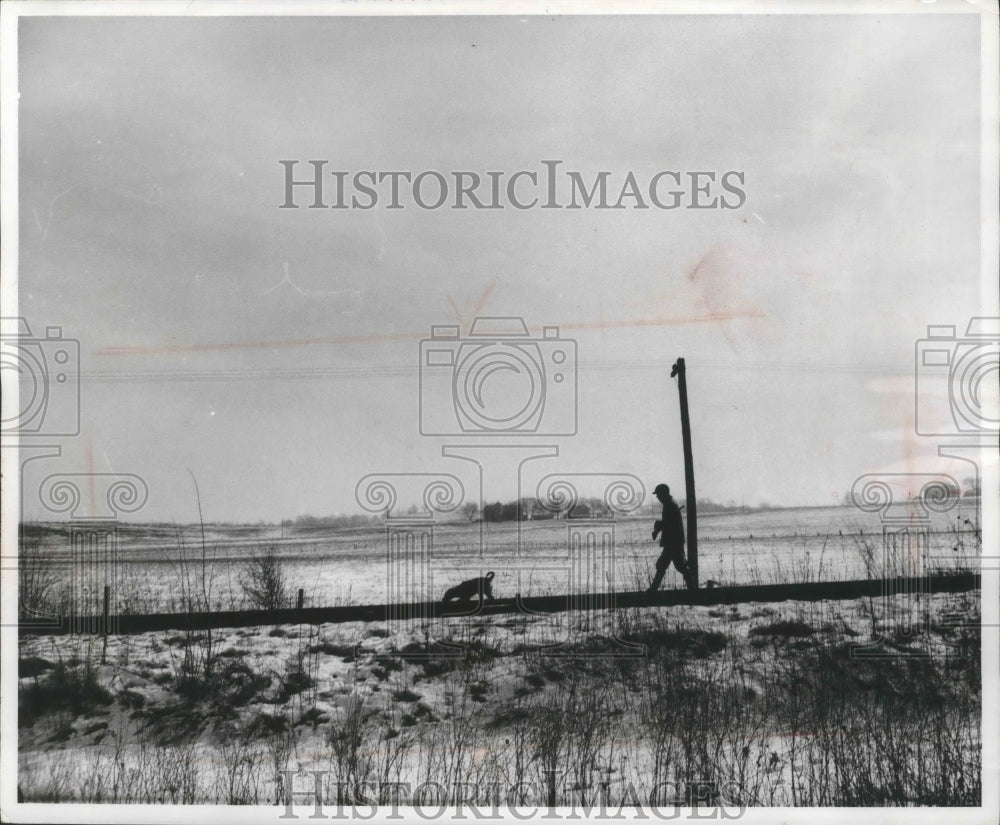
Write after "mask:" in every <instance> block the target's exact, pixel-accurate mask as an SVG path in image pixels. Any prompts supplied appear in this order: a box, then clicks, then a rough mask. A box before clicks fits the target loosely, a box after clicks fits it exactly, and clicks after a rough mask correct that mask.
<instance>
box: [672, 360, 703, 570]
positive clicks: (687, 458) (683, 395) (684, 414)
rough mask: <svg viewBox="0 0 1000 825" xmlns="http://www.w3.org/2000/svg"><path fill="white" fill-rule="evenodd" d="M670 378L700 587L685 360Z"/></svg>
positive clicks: (691, 552)
mask: <svg viewBox="0 0 1000 825" xmlns="http://www.w3.org/2000/svg"><path fill="white" fill-rule="evenodd" d="M670 377H671V378H676V379H677V389H678V391H679V392H680V399H681V439H682V441H683V443H684V488H685V491H686V495H687V507H686V508H685V509H687V523H688V528H687V546H688V566H689V567H690V568H691V577H692V578H693V579H694V586H695V587H696V588H697V587H698V586H699V585H698V503H697V501H696V499H695V492H694V459H693V458H692V457H691V418H690V416H688V391H687V379H686V378H685V375H684V359H683V358H678V359H677V361H676V362H675V363H674V366H673V369H671V370H670Z"/></svg>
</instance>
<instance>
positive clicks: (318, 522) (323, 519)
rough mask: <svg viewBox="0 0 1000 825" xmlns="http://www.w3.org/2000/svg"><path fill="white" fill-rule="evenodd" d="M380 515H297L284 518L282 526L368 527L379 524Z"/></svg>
mask: <svg viewBox="0 0 1000 825" xmlns="http://www.w3.org/2000/svg"><path fill="white" fill-rule="evenodd" d="M381 522H382V519H381V517H380V516H366V515H360V514H358V515H353V516H309V515H306V516H298V517H297V518H295V519H285V520H284V521H282V522H281V526H282V527H292V528H294V529H296V530H320V529H328V528H343V527H370V526H372V525H377V524H381Z"/></svg>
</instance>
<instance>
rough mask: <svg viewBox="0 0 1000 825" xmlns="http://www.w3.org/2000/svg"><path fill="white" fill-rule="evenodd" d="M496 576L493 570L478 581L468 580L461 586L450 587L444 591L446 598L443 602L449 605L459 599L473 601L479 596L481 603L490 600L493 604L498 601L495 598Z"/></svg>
mask: <svg viewBox="0 0 1000 825" xmlns="http://www.w3.org/2000/svg"><path fill="white" fill-rule="evenodd" d="M495 575H496V574H495V573H494V572H493V571H492V570H491V571H490V572H489V573H487V574H486V575H485V576H480V577H479V578H477V579H467V580H466V581H464V582H462V583H461V584H456V585H455V586H454V587H449V588H448V589H447V590H445V591H444V598H443V599H441V601H442V602H445V603H447V602H450V601H452V600H453V599H458V600H459V601H463V602H465V601H471V600H472V598H473V597H474V596H478V597H479V601H480V602H483V601H484V600H485V599H489V600H490V601H491V602H492V601H496V600H495V599H494V598H493V577H494V576H495Z"/></svg>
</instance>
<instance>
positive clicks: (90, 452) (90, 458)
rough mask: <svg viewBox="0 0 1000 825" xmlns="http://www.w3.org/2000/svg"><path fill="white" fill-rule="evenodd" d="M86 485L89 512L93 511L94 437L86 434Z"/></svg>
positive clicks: (94, 500)
mask: <svg viewBox="0 0 1000 825" xmlns="http://www.w3.org/2000/svg"><path fill="white" fill-rule="evenodd" d="M87 486H88V492H89V494H90V512H92V513H93V512H94V511H95V502H96V499H95V498H94V439H93V437H91V436H87Z"/></svg>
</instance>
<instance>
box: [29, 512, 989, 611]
mask: <svg viewBox="0 0 1000 825" xmlns="http://www.w3.org/2000/svg"><path fill="white" fill-rule="evenodd" d="M978 506H979V499H969V498H966V499H959V500H956V502H955V505H954V506H953V507H952V508H951V509H950V510H949V511H947V512H944V513H935V514H933V515H932V518H931V520H930V521H929V522H928V523H924V522H922V521H920V514H921V513H922V512H923V509H922V508H920V507H918V506H916V505H911V506H910V507H909V508H907V509H908V510H909V513H910V519H909V521H908V522H904V523H902V524H901V525H900V524H896V525H893V527H892V530H893V531H896V530H899V529H900V528H901V527H902V528H906V529H909V530H910V531H911V532H913V533H916V534H922V533H923V532H924V531H926V550H923V549H920V550H918V549H917V548H918V547H921V545H920V544H919V542H918V540H916V539H913V540H911V541H910V543H909V544H907V543H905V542H903V541H900V540H899V539H898V538H897V539H896V540H895V542H889V543H887V542H885V541H884V540H883V528H882V523H881V521H880V519H879V515H878V514H877V513H868V512H863V511H861V510H859V509H857V508H855V507H817V508H796V509H772V510H760V511H741V512H734V513H719V514H713V513H706V514H700V515H699V567H700V578H701V581H702V584H703V585H704V584H705V583H706V582H707V581H709V580H712V581H715V582H718V583H719V584H720V585H728V584H774V583H783V582H803V581H826V580H838V579H853V578H868V577H877V576H880V575H882V573H883V572H884V571H890V572H893V571H895V572H908V571H914V570H917V571H919V570H920V569H921V566H922V569H924V570H928V571H931V570H937V569H945V570H951V569H955V568H963V567H964V568H973V569H974V568H975V565H976V557H977V555H978V553H979V544H978V524H979V517H978ZM652 520H653V517H652V516H646V517H642V518H628V519H623V520H619V521H617V522H614V523H613V525H609V523H608V522H604V521H593V522H590V521H578V520H569V521H565V520H563V521H551V520H550V521H525V522H520V523H517V522H503V523H498V524H497V523H493V524H482V523H479V522H476V523H472V524H468V523H462V522H449V523H443V524H436V525H434V527H433V536H432V539H431V544H430V550H429V551H428V553H427V555H426V558H425V563H424V565H423V568H422V571H423V572H422V573H420V574H414V573H412V571H411V572H409V573H407V572H406V571H403V570H401V562H399V561H395V560H390V559H391V555H390V553H389V551H388V548H389V539H388V538H387V531H386V528H385V527H384V526H382V525H378V524H375V525H372V526H370V527H365V528H360V529H359V528H351V529H326V530H324V529H315V530H296V529H294V528H291V527H285V528H279V527H275V526H246V527H244V526H220V525H211V524H209V525H206V526H205V532H204V540H203V538H202V531H201V528H200V527H199V526H198V525H185V526H175V525H128V524H123V525H120V526H119V530H118V563H117V565H116V578H115V584H114V587H113V591H114V592H113V594H112V603H113V610H114V612H123V613H146V612H174V611H180V610H183V609H184V604H185V603H186V602H188V603H189V602H191V601H192V600H194V601H196V602H200V603H202V604H204V603H206V602H207V604H208V605H210V606H211V608H212V609H214V610H225V609H239V608H242V607H247V606H248V605H247V603H246V599H245V596H244V591H243V588H242V586H241V581H242V580H243V579H244V578H245V573H246V568H247V560H248V558H250V557H251V556H252V555H253V554H254V553H260V552H261V551H262V550H263V549H264V548H267V547H273V548H274V549H275V552H276V553H277V555H278V557H279V558H280V559H281V561H282V571H283V573H284V576H285V580H286V585H287V589H288V592H289V598H291V599H294V597H295V594H296V593H297V591H298V589H299V588H301V589H303V591H304V598H305V604H306V605H307V606H332V605H345V604H381V603H385V602H387V601H403V600H405V601H411V600H413V601H423V600H432V599H437V598H440V596H441V594H442V593H443V592H444V590H445V589H446V588H447V587H449V586H451V585H452V584H454V583H456V582H458V581H461V580H463V579H466V578H470V577H473V576H478V575H481V574H482V573H485V572H486V571H489V570H493V571H495V572H496V580H495V581H494V583H493V588H494V595H495V596H496V597H497V598H509V597H512V596H513V595H514V594H516V593H521V594H522V595H525V596H541V595H551V594H561V593H567V592H579V591H581V590H588V591H592V592H609V591H617V592H623V591H632V590H639V589H643V588H645V587H646V586H648V584H649V581H650V579H651V578H652V574H653V564H654V562H655V559H656V557H657V555H658V553H659V548H658V546H657V545H656V543H655V542H653V541H652V540H651V539H650V530H651V526H652ZM581 530H582V531H583V532H584V533H586V532H588V531H590V532H591V533H593V534H595V535H600V536H607V535H613V539H612V540H609V541H608V543H607V545H606V547H607V552H606V553H604V554H603V555H601V554H598V555H599V557H597V558H591V559H589V560H581V557H580V556H579V555H576V556H574V554H573V553H572V552H571V551H570V549H569V548H570V546H571V535H573V534H576V533H579V532H581ZM612 531H613V532H612ZM32 533H33V535H32V534H29V533H26V536H29V535H30V538H26V540H25V543H26V544H30V545H31V546H30V550H32V551H34V552H35V553H36V554H37V556H36V557H37V558H40V559H43V560H44V559H45V558H49V557H53V556H58V555H59V554H60V552H65V550H66V548H67V546H68V537H67V535H66V533H65V532H64V528H62V527H60V526H58V525H45V526H36V527H34V528H33V531H32ZM390 574H391V577H392V578H393V579H397V580H398V579H399V578H400V577H401V576H403V578H405V579H406V581H405V583H404V586H403V588H402V589H395V590H391V591H390V590H389V585H388V582H389V581H390ZM404 574H405V575H404ZM59 575H60V576H62V578H63V589H65V586H66V582H65V576H66V574H65V573H64V572H59ZM407 577H408V578H407ZM663 586H664V587H666V588H670V587H682V586H683V583H682V581H681V579H680V576H679V575H678V574H677V573H676V572H675V571H673V570H672V569H671V571H670V572H668V574H667V577H666V579H665V581H664V585H663Z"/></svg>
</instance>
